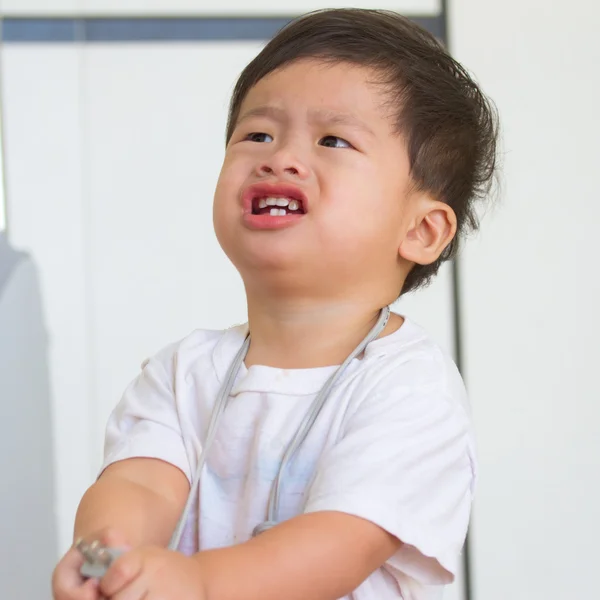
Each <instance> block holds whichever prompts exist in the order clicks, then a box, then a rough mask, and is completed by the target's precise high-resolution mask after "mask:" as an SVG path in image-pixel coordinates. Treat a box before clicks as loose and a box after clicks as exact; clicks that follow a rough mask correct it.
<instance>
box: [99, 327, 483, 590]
mask: <svg viewBox="0 0 600 600" xmlns="http://www.w3.org/2000/svg"><path fill="white" fill-rule="evenodd" d="M246 332H247V326H245V325H242V326H238V327H234V328H232V329H228V330H226V331H207V330H199V331H195V332H194V333H192V334H191V335H189V336H188V337H186V338H185V339H184V340H182V341H180V342H178V343H176V344H173V345H171V346H168V347H167V348H165V349H164V350H162V351H161V352H159V353H158V354H157V355H156V356H154V357H153V358H151V359H150V360H148V361H146V362H145V363H144V364H143V369H142V372H141V374H140V375H139V376H138V377H137V379H135V380H134V381H133V382H132V383H131V385H130V386H129V387H128V389H127V390H126V392H125V394H124V396H123V398H122V400H121V402H120V403H119V404H118V406H117V407H116V409H115V410H114V412H113V413H112V415H111V417H110V420H109V422H108V427H107V434H106V446H105V463H104V466H103V468H105V467H106V466H107V465H109V464H110V463H112V462H115V461H118V460H123V459H126V458H132V457H153V458H158V459H162V460H164V461H167V462H168V463H171V464H173V465H175V466H177V467H178V468H179V469H181V470H182V471H183V472H184V473H185V474H186V475H187V477H188V479H189V480H190V481H191V480H192V477H193V475H194V473H195V471H196V465H197V462H198V457H199V454H200V450H201V448H202V446H203V443H204V440H205V435H206V430H207V426H208V423H209V420H210V416H211V412H212V408H213V404H214V402H215V399H216V397H217V395H218V392H219V389H220V387H221V385H222V383H223V379H224V377H225V374H226V372H227V370H228V368H229V366H230V364H231V362H232V360H233V358H234V356H235V354H236V352H237V351H238V350H239V348H240V347H241V345H242V343H243V340H244V338H245V336H246ZM335 369H336V367H323V368H316V369H277V368H273V367H265V366H252V367H250V368H249V369H247V368H246V367H245V366H242V368H241V370H240V372H239V374H238V377H237V380H236V383H235V385H234V387H233V390H232V393H231V397H230V400H229V404H228V406H227V408H226V410H225V412H224V414H223V416H222V419H221V421H220V424H219V428H218V432H217V436H216V438H215V441H214V443H213V445H212V447H211V449H210V452H209V453H208V456H207V463H206V467H205V469H204V472H203V476H202V479H201V482H200V493H199V503H198V507H197V509H196V512H195V514H194V515H192V517H191V518H190V519H189V521H188V523H187V526H186V531H185V533H184V537H183V539H182V544H181V546H180V550H182V551H183V552H185V553H188V554H191V553H193V552H195V551H198V550H202V549H208V548H216V547H223V546H228V545H231V544H236V543H239V542H243V541H245V540H248V539H249V538H250V537H251V533H252V530H253V529H254V527H255V526H256V525H258V524H259V523H262V522H263V521H264V520H265V517H266V506H267V501H268V496H269V492H270V489H271V484H272V482H273V480H274V478H275V476H276V474H277V471H278V467H279V464H280V461H281V458H282V455H283V453H284V451H285V449H286V447H287V445H288V443H289V441H290V440H291V438H292V436H293V435H294V434H295V432H296V430H297V428H298V427H299V425H300V422H301V420H302V418H303V417H304V415H305V414H306V411H307V410H308V408H309V406H310V404H311V402H312V400H313V398H314V397H315V396H316V394H317V393H318V392H319V390H320V389H321V387H322V386H323V385H324V383H325V382H326V380H327V379H328V377H329V376H330V375H331V374H332V373H333V372H334V371H335ZM474 480H475V455H474V443H473V435H472V428H471V420H470V416H469V409H468V405H467V401H466V394H465V389H464V386H463V382H462V379H461V377H460V375H459V373H458V371H457V369H456V367H455V365H454V363H453V362H452V360H451V359H450V358H449V357H448V356H447V355H445V354H444V353H443V352H442V350H440V348H439V347H438V346H436V344H435V343H434V342H433V341H432V340H431V338H429V337H428V336H427V334H426V333H425V332H424V331H423V330H422V329H421V328H420V327H419V326H417V325H416V324H415V323H413V322H411V321H410V320H406V321H405V322H404V324H403V325H402V327H401V328H400V329H399V330H398V331H396V332H395V333H393V334H391V335H389V336H386V337H383V338H381V339H378V340H375V341H374V342H371V344H369V346H368V347H367V349H366V351H365V353H364V356H363V357H362V358H361V359H355V360H354V361H353V363H352V364H351V365H350V367H349V368H348V370H347V371H346V374H345V375H344V377H343V378H342V380H341V381H340V382H339V383H338V384H337V386H336V387H334V389H333V390H332V392H331V394H330V396H329V398H328V400H327V402H326V404H325V406H324V408H323V410H322V412H321V414H320V415H319V417H318V419H317V421H316V423H315V425H314V427H313V429H312V430H311V432H310V433H309V435H308V437H307V439H306V440H305V442H304V444H303V445H302V446H301V448H300V449H299V451H298V454H297V455H296V458H295V459H294V460H293V461H292V462H291V463H290V465H289V466H288V469H287V471H286V473H285V475H284V477H283V480H282V486H281V499H280V513H279V519H280V520H284V519H289V518H291V517H294V516H295V515H298V514H301V513H307V512H315V511H324V510H335V511H341V512H345V513H349V514H353V515H357V516H360V517H362V518H364V519H368V520H370V521H372V522H373V523H376V524H377V525H379V526H380V527H382V528H384V529H386V530H387V531H389V532H390V533H392V534H393V535H395V536H397V537H398V538H399V539H400V540H402V541H403V542H404V545H403V546H402V547H401V549H400V550H399V551H398V552H397V553H396V554H395V555H394V556H393V557H392V558H391V559H390V560H389V561H388V562H387V563H386V564H385V565H384V567H382V568H381V569H379V570H377V571H376V572H375V573H373V574H372V575H371V576H370V577H369V578H368V579H367V580H366V581H365V582H364V583H363V584H361V586H360V587H359V588H358V589H356V590H355V591H354V592H353V594H351V595H350V596H348V597H347V598H348V599H350V598H352V599H354V600H388V599H389V600H391V599H395V600H397V599H398V598H402V599H403V600H439V598H441V595H442V590H443V584H446V583H449V582H451V581H452V580H453V578H454V574H455V573H456V570H457V568H458V564H459V556H460V551H461V548H462V545H463V542H464V538H465V535H466V530H467V524H468V520H469V513H470V507H471V499H472V493H473V485H474Z"/></svg>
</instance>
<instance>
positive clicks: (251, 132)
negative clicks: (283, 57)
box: [214, 60, 411, 294]
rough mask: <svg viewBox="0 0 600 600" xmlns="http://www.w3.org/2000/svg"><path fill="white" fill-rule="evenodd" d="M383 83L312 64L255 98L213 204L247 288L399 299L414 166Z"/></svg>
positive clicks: (266, 83) (243, 114)
mask: <svg viewBox="0 0 600 600" xmlns="http://www.w3.org/2000/svg"><path fill="white" fill-rule="evenodd" d="M375 75H376V74H375V73H374V72H373V71H371V70H370V69H366V68H363V67H357V66H354V65H350V64H346V63H341V64H335V65H331V64H329V65H328V64H324V63H323V62H320V61H317V60H301V61H297V62H294V63H292V64H290V65H288V66H286V67H284V68H282V69H280V70H278V71H275V72H273V73H271V74H269V75H268V76H266V77H265V78H263V79H262V80H260V81H259V82H258V83H257V84H256V85H255V86H254V87H253V88H252V89H251V90H250V92H249V93H248V95H247V96H246V98H245V100H244V102H243V104H242V106H241V110H240V114H239V118H238V121H237V124H236V127H235V129H234V131H233V135H232V137H231V140H230V141H229V143H228V146H227V150H226V155H225V160H224V163H223V167H222V171H221V175H220V178H219V182H218V184H217V189H216V193H215V203H214V223H215V231H216V234H217V237H218V239H219V242H220V244H221V246H222V247H223V249H224V250H225V252H226V254H227V255H228V256H229V258H230V259H231V261H232V262H233V263H234V265H235V266H236V267H237V268H238V270H239V271H240V273H241V274H242V277H243V278H244V279H245V281H246V283H248V281H247V279H248V278H250V277H260V278H264V277H277V278H280V279H281V281H287V282H288V284H292V283H293V285H294V286H299V287H305V286H306V285H309V286H314V288H315V291H319V290H320V291H322V292H324V293H326V294H331V293H332V292H339V293H344V292H345V291H348V287H349V286H362V287H363V288H364V289H365V291H368V286H369V284H370V282H372V283H373V284H376V285H379V286H381V285H389V286H390V287H391V288H393V290H394V291H393V293H395V294H397V293H398V291H399V288H398V287H397V286H398V278H399V266H398V265H399V254H398V248H399V246H400V244H401V242H402V240H403V237H404V236H405V235H406V233H407V230H408V223H409V221H410V211H411V207H410V202H409V201H408V199H407V198H408V195H407V190H408V186H409V183H410V179H409V162H408V156H407V152H406V148H405V145H404V140H403V139H402V137H401V136H399V135H397V134H395V132H394V130H393V120H392V119H391V118H390V116H389V114H388V113H387V111H386V109H385V104H384V103H385V101H386V100H387V98H386V96H385V95H384V94H383V92H382V90H381V88H380V87H379V86H377V85H375V84H373V83H372V82H373V80H374V79H375ZM273 199H278V200H279V202H278V205H276V206H273ZM267 203H268V204H267ZM265 204H267V205H266V206H265ZM271 212H273V215H271ZM286 277H287V279H286ZM364 286H367V287H366V288H365V287H364Z"/></svg>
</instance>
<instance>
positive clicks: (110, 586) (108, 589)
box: [100, 550, 143, 598]
mask: <svg viewBox="0 0 600 600" xmlns="http://www.w3.org/2000/svg"><path fill="white" fill-rule="evenodd" d="M142 566H143V558H142V555H141V554H140V553H139V552H136V551H135V550H134V551H132V552H128V553H127V554H123V555H122V556H120V557H119V558H117V560H116V561H115V562H114V563H113V564H112V565H111V566H110V568H109V569H108V571H107V572H106V575H105V576H104V577H103V578H102V580H101V582H100V590H101V591H102V593H103V594H104V595H105V596H108V597H109V598H112V597H113V596H114V595H115V594H117V593H118V592H120V591H121V590H123V589H125V588H126V587H127V586H128V585H129V584H130V583H131V582H132V581H133V580H134V579H136V578H137V577H139V576H140V574H141V573H142Z"/></svg>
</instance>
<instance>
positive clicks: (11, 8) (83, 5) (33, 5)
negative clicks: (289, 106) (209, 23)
mask: <svg viewBox="0 0 600 600" xmlns="http://www.w3.org/2000/svg"><path fill="white" fill-rule="evenodd" d="M349 6H356V7H361V8H388V9H390V10H398V11H400V12H405V13H409V14H418V15H436V14H439V13H440V12H441V8H440V7H441V0H362V1H360V0H358V1H352V0H328V1H327V2H325V3H323V2H319V0H288V1H287V2H286V3H285V7H284V8H283V9H282V8H281V6H279V5H278V4H277V3H276V2H273V0H253V2H248V1H247V0H221V1H220V2H218V3H216V2H211V1H209V0H2V4H1V9H2V10H3V12H4V14H6V15H26V14H36V15H40V14H43V15H74V14H86V15H126V16H132V15H143V16H148V15H164V14H167V15H177V14H179V15H189V14H202V15H209V14H213V15H216V16H226V15H244V16H249V15H250V16H251V15H273V14H275V15H281V14H299V13H302V12H307V11H309V10H316V9H319V8H347V7H349Z"/></svg>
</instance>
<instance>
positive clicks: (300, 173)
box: [257, 151, 310, 179]
mask: <svg viewBox="0 0 600 600" xmlns="http://www.w3.org/2000/svg"><path fill="white" fill-rule="evenodd" d="M309 173H310V171H309V168H308V167H307V166H306V164H305V163H304V162H303V161H302V160H300V158H299V157H297V156H295V155H293V154H292V153H290V152H287V151H286V152H283V151H280V152H277V153H276V154H273V155H272V156H270V157H269V158H265V159H263V160H262V161H261V162H260V163H259V164H258V166H257V174H258V175H260V176H263V177H264V176H265V175H275V176H276V177H281V176H284V175H287V176H290V175H291V176H292V177H297V178H299V179H306V178H307V177H308V176H309Z"/></svg>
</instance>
